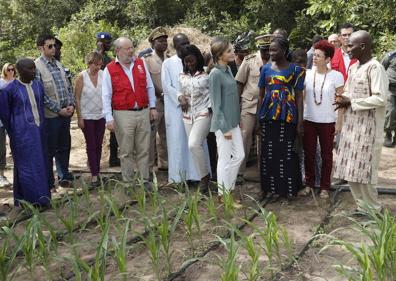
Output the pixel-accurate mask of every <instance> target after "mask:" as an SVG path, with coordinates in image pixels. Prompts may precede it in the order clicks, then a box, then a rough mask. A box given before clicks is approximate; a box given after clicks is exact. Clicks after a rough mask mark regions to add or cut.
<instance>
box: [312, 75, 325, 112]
mask: <svg viewBox="0 0 396 281" xmlns="http://www.w3.org/2000/svg"><path fill="white" fill-rule="evenodd" d="M326 77H327V68H326V73H325V76H324V78H323V82H322V86H321V87H320V101H319V102H318V101H317V100H316V69H315V71H314V79H313V94H314V100H315V104H316V105H320V104H322V101H323V87H324V84H325V81H326Z"/></svg>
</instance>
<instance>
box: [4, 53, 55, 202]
mask: <svg viewBox="0 0 396 281" xmlns="http://www.w3.org/2000/svg"><path fill="white" fill-rule="evenodd" d="M16 68H17V70H18V73H19V77H20V78H19V79H18V80H14V81H12V82H10V83H9V84H8V85H7V86H6V87H5V88H3V89H1V90H0V105H1V111H0V119H1V121H2V122H3V124H4V126H5V128H6V130H7V133H8V136H9V137H10V145H11V150H12V157H13V159H14V183H13V186H14V204H15V206H19V205H20V201H21V200H24V201H27V202H30V203H32V204H34V205H39V206H45V205H48V204H49V201H50V198H51V194H50V191H49V186H48V180H47V179H48V177H47V176H48V174H47V152H46V146H45V128H44V120H45V117H44V88H43V86H42V84H41V83H40V82H39V81H37V80H34V78H35V75H36V66H35V64H34V61H33V60H30V59H20V60H18V62H17V63H16Z"/></svg>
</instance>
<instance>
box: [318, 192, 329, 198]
mask: <svg viewBox="0 0 396 281" xmlns="http://www.w3.org/2000/svg"><path fill="white" fill-rule="evenodd" d="M319 197H320V198H322V199H328V198H329V197H330V194H329V191H328V190H321V191H320V193H319Z"/></svg>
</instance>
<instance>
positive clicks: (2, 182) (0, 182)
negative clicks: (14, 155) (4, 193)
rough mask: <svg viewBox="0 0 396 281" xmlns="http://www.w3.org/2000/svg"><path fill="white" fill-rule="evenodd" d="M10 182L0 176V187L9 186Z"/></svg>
mask: <svg viewBox="0 0 396 281" xmlns="http://www.w3.org/2000/svg"><path fill="white" fill-rule="evenodd" d="M10 185H11V183H10V182H9V181H8V180H7V178H6V177H4V176H0V188H4V187H9V186H10Z"/></svg>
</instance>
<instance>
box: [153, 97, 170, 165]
mask: <svg viewBox="0 0 396 281" xmlns="http://www.w3.org/2000/svg"><path fill="white" fill-rule="evenodd" d="M156 109H157V112H158V119H157V120H155V121H154V123H153V125H152V127H151V136H150V152H149V153H150V157H149V166H150V170H151V171H152V170H153V168H154V166H155V164H156V163H155V162H156V160H157V166H158V168H164V169H166V168H168V150H167V147H166V128H165V115H164V100H163V99H159V98H157V102H156Z"/></svg>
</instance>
